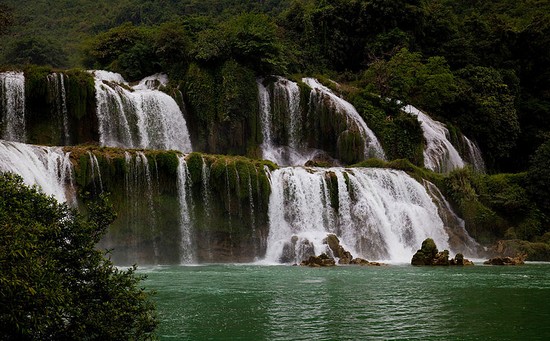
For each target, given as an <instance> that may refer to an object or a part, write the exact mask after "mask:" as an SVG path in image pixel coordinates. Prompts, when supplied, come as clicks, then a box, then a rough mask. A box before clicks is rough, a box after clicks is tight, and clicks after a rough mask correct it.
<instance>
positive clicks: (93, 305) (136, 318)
mask: <svg viewBox="0 0 550 341" xmlns="http://www.w3.org/2000/svg"><path fill="white" fill-rule="evenodd" d="M0 192H1V193H2V196H1V197H0V306H2V309H1V310H0V338H2V339H3V340H21V339H35V340H83V339H86V340H107V339H110V340H113V339H116V340H130V339H132V340H133V339H136V340H138V339H147V338H149V337H151V335H152V332H153V331H154V328H155V326H156V324H157V321H156V316H155V310H154V305H153V304H152V302H151V301H150V300H149V294H148V293H147V292H146V291H145V290H144V289H141V288H139V283H140V280H141V279H142V277H141V276H137V275H136V274H135V272H134V271H135V267H134V268H131V269H128V270H119V269H117V268H116V267H115V266H114V265H113V264H112V263H111V261H110V260H108V259H107V258H105V252H103V251H99V250H96V249H95V245H96V243H97V242H98V241H99V239H100V238H101V237H102V236H103V234H104V232H105V229H106V228H107V227H108V226H109V224H110V223H111V222H112V221H113V220H114V217H115V216H114V214H113V212H112V210H111V209H110V207H109V206H108V205H107V202H106V201H104V200H103V201H98V202H90V203H89V205H88V217H87V218H85V217H83V216H81V215H80V214H78V213H77V212H76V211H74V210H72V209H70V208H69V207H68V206H67V205H66V204H59V203H58V202H57V201H56V200H55V199H54V198H53V197H48V196H46V195H45V194H43V193H41V192H40V191H38V190H37V188H36V187H28V186H26V185H25V184H24V183H23V181H22V179H21V178H20V177H18V176H15V175H11V174H8V173H2V174H0Z"/></svg>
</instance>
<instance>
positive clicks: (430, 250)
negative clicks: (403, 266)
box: [411, 238, 438, 265]
mask: <svg viewBox="0 0 550 341" xmlns="http://www.w3.org/2000/svg"><path fill="white" fill-rule="evenodd" d="M437 252H438V251H437V246H436V245H435V242H434V240H433V239H432V238H427V239H426V240H424V241H423V242H422V247H421V248H420V250H418V251H416V253H415V254H414V255H413V258H412V260H411V264H412V265H432V264H433V260H434V258H435V256H436V255H437Z"/></svg>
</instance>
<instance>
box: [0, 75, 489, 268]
mask: <svg viewBox="0 0 550 341" xmlns="http://www.w3.org/2000/svg"><path fill="white" fill-rule="evenodd" d="M90 72H92V73H93V75H94V77H95V89H96V100H97V101H96V102H97V108H96V109H97V116H98V123H99V135H100V144H101V145H103V146H119V147H124V148H149V149H176V150H179V151H181V152H189V151H191V143H190V140H189V133H188V131H187V126H186V122H185V119H184V117H183V114H182V112H181V110H180V108H179V106H178V105H177V103H176V102H175V101H174V100H173V99H172V98H171V97H170V96H168V95H167V94H165V93H163V92H161V91H159V90H158V89H159V87H160V86H163V85H166V84H167V78H166V76H163V75H154V76H151V77H147V78H145V79H143V80H142V81H141V82H139V84H137V85H130V84H128V83H127V82H125V81H124V79H123V78H122V77H121V76H120V75H119V74H115V73H111V72H106V71H90ZM72 80H73V79H72V78H71V79H70V81H71V82H72ZM68 82H69V79H68V78H67V76H66V75H64V74H62V73H50V74H49V75H48V76H47V86H48V96H49V97H48V99H47V101H46V103H48V105H51V110H52V113H53V114H54V116H53V117H54V121H53V122H54V124H53V126H54V128H53V129H54V130H56V132H57V133H59V131H61V133H62V135H63V136H62V138H61V142H62V143H63V144H69V143H70V140H71V138H73V139H74V140H75V141H77V137H76V134H75V135H74V136H70V134H69V132H70V131H74V130H70V129H69V123H74V122H73V121H71V122H69V115H68V103H67V89H66V86H67V84H69V83H68ZM303 82H304V83H305V84H307V85H308V86H309V87H311V88H312V90H311V92H310V93H309V102H307V100H304V98H306V99H307V97H308V96H306V94H304V93H300V87H304V85H303V84H300V85H298V84H297V83H295V82H292V81H289V80H286V79H284V78H280V77H277V78H275V80H274V81H273V82H272V83H271V84H269V85H268V86H266V85H264V83H262V81H258V90H259V105H260V121H261V126H262V135H263V144H262V145H261V148H262V153H263V156H264V158H267V159H270V160H272V161H275V162H277V163H279V164H280V165H290V166H292V165H303V164H304V163H305V162H306V161H308V160H312V159H314V158H315V157H317V156H319V155H322V157H331V156H332V154H331V156H329V155H328V153H329V152H328V148H330V146H329V143H327V141H329V140H328V139H327V140H326V141H324V142H323V143H324V144H323V147H321V148H322V149H325V150H326V151H322V150H320V149H315V148H319V146H320V144H319V145H317V144H316V143H317V141H316V140H315V139H316V138H317V137H322V134H323V133H324V130H323V128H327V127H328V128H330V131H331V134H326V135H331V137H332V135H335V136H337V137H336V138H334V139H331V140H330V143H332V144H333V145H334V144H340V143H341V140H343V139H346V138H349V141H352V142H350V144H347V145H346V148H351V149H353V148H356V150H355V151H356V152H357V153H358V154H359V159H363V158H368V157H373V156H375V157H379V158H384V153H383V151H382V148H381V147H380V144H379V142H378V140H377V139H376V137H375V136H374V134H373V133H372V131H371V130H370V129H369V128H368V127H367V125H366V124H365V122H364V121H363V119H362V118H361V117H360V115H359V114H358V113H357V111H356V110H355V109H354V108H353V106H352V105H351V104H350V103H348V102H346V101H344V100H343V99H341V98H340V97H338V96H337V95H335V94H334V93H333V92H332V91H331V90H329V89H328V88H326V87H324V86H323V85H321V84H320V83H319V82H318V81H317V80H315V79H312V78H304V79H303ZM70 84H72V83H70ZM0 85H1V87H2V89H1V90H2V91H1V97H0V99H1V102H0V105H1V106H0V113H1V115H2V116H0V118H1V126H0V128H1V131H0V133H1V137H2V138H4V139H14V140H16V139H21V138H23V139H24V138H25V94H24V91H25V79H24V76H23V73H20V72H4V73H0ZM304 102H306V103H304ZM308 105H309V110H308V108H307V106H308ZM29 108H30V106H29ZM316 110H317V111H316ZM406 110H407V112H410V113H411V114H413V115H416V116H417V117H418V120H419V121H420V122H421V123H422V128H423V129H424V134H425V136H426V140H427V142H428V146H427V148H426V151H425V159H426V166H427V167H428V168H431V169H434V170H437V171H448V170H451V169H453V168H456V167H462V166H463V165H464V161H463V159H462V158H461V157H460V155H459V154H458V152H457V150H456V149H455V148H454V147H453V146H452V144H450V142H449V141H448V136H447V135H448V130H447V129H446V128H445V126H444V125H443V124H441V123H439V122H436V121H434V120H432V119H430V118H429V117H428V116H427V115H425V114H423V113H422V112H420V111H418V110H417V109H415V108H413V107H411V106H408V107H407V108H406ZM334 115H338V116H337V117H335V116H334ZM71 117H72V116H71ZM55 120H57V121H55ZM316 120H317V121H318V120H325V121H330V122H324V124H326V126H321V125H318V123H319V122H317V121H316ZM334 122H337V123H335V124H333V123H334ZM56 124H58V126H55V125H56ZM331 124H333V125H331ZM336 126H337V127H336ZM56 127H58V128H59V129H58V128H56ZM315 129H317V130H315ZM31 130H32V128H31V127H30V126H29V133H28V136H29V138H30V136H31ZM57 130H59V131H57ZM332 132H334V134H332ZM346 143H347V142H346ZM463 144H464V148H463V149H464V150H467V151H468V150H469V153H470V156H468V157H466V159H467V160H468V162H471V163H472V164H473V165H474V167H476V169H483V163H482V162H483V160H482V158H481V155H480V153H479V150H478V149H477V148H476V146H475V144H474V143H472V142H471V141H470V140H468V139H466V138H465V137H464V141H463ZM69 148H70V147H69ZM74 148H75V149H73V156H72V158H73V160H72V163H71V156H70V153H67V152H65V151H63V149H62V148H60V147H39V146H33V145H27V144H22V143H19V142H8V141H4V140H0V171H3V172H14V173H17V174H19V175H21V176H22V177H23V179H24V180H25V182H26V183H27V184H30V185H33V184H36V185H38V186H40V187H41V188H42V190H43V191H44V192H45V193H47V194H51V195H54V196H55V197H56V198H57V199H58V200H60V201H64V202H68V203H70V204H71V205H75V206H76V204H77V203H76V195H75V192H76V190H75V186H74V184H73V181H74V182H77V183H78V185H79V186H80V187H81V189H82V190H84V191H89V192H93V193H94V194H96V195H97V194H99V193H102V192H111V193H112V202H113V203H114V206H115V210H116V211H117V213H118V219H117V220H116V221H115V222H114V224H113V226H112V228H111V229H110V231H109V233H108V235H107V237H106V239H105V240H104V241H102V245H101V246H102V247H106V248H116V253H114V254H113V255H115V254H116V258H115V259H117V262H119V263H125V264H132V263H134V262H140V263H154V264H163V263H174V262H180V263H183V264H188V263H194V262H201V261H210V262H216V261H222V262H223V261H229V262H234V261H253V260H254V259H258V258H262V257H264V258H265V260H266V261H267V262H284V263H293V262H300V261H301V260H302V259H304V258H306V257H307V256H308V255H310V254H319V253H321V252H325V251H328V250H327V246H326V245H325V244H323V240H324V239H325V238H326V236H327V234H328V233H334V234H336V235H337V236H338V237H339V238H340V240H341V243H342V245H343V246H344V247H345V248H346V249H347V250H349V251H351V252H352V254H353V255H354V256H357V257H364V258H367V259H369V260H391V261H396V262H408V261H409V260H410V257H411V256H412V254H413V253H414V252H415V250H416V249H417V248H418V247H419V245H420V244H421V242H422V241H423V240H424V239H425V238H427V237H431V238H434V240H435V241H436V243H437V245H438V246H439V247H440V248H451V249H452V250H453V251H458V252H465V253H468V252H469V253H473V252H475V250H476V244H475V241H473V240H472V239H471V238H470V237H469V236H468V235H467V233H466V232H465V231H464V222H463V221H461V220H460V218H458V217H457V216H456V215H454V213H453V212H452V210H451V208H450V205H449V204H448V203H447V202H446V200H445V198H444V197H443V195H442V194H441V193H440V192H439V190H438V189H437V187H435V186H434V185H433V184H430V183H424V187H423V186H422V185H421V184H420V183H418V182H416V181H415V180H413V179H412V178H410V177H409V176H408V175H406V174H405V173H403V172H400V171H395V170H385V169H365V168H336V167H333V168H311V167H310V168H301V167H287V168H281V169H277V170H273V168H274V167H273V166H271V165H269V166H267V165H268V164H269V163H262V161H258V160H245V159H244V158H239V157H223V156H211V155H201V154H198V153H197V154H194V153H193V154H191V155H188V156H184V155H182V154H179V153H174V152H167V153H166V154H162V155H159V154H158V152H157V151H131V150H128V151H124V152H121V151H113V150H111V151H110V152H108V153H105V154H102V153H104V152H103V151H102V150H100V149H99V150H98V149H97V148H94V147H91V148H88V149H87V148H86V147H74ZM339 152H340V150H337V149H335V150H332V151H330V153H334V154H335V155H337V154H338V153H339ZM363 152H364V153H363ZM361 153H363V154H361ZM107 154H112V155H107ZM157 156H158V160H159V161H158V163H157ZM354 157H355V156H354ZM176 160H177V169H176V168H175V167H174V165H175V162H176ZM331 161H335V160H331ZM73 165H74V166H75V167H78V168H74V169H73ZM159 166H160V167H162V170H160V171H159ZM269 167H271V168H269ZM478 167H479V168H478ZM270 169H271V170H270ZM73 173H74V174H76V175H73ZM73 178H76V180H77V181H75V179H73ZM457 245H463V246H464V247H463V248H460V247H458V246H457ZM328 252H330V251H328Z"/></svg>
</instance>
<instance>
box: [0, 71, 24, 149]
mask: <svg viewBox="0 0 550 341" xmlns="http://www.w3.org/2000/svg"><path fill="white" fill-rule="evenodd" d="M25 135H26V134H25V76H24V74H23V72H13V71H8V72H0V138H2V139H4V140H8V141H17V142H25V140H26V137H25Z"/></svg>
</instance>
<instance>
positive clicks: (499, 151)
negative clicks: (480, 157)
mask: <svg viewBox="0 0 550 341" xmlns="http://www.w3.org/2000/svg"><path fill="white" fill-rule="evenodd" d="M456 76H457V77H458V78H460V83H461V85H460V93H459V96H457V100H456V101H455V102H454V103H453V104H452V105H450V106H449V107H448V108H447V109H448V110H447V113H448V115H450V116H451V117H449V118H450V119H452V120H453V123H455V124H456V125H457V126H459V127H460V128H461V129H462V130H463V131H464V132H465V133H466V134H467V135H468V136H471V137H473V138H475V140H476V141H477V142H478V143H479V144H480V147H481V149H482V150H483V151H484V152H485V156H486V161H489V164H490V165H492V167H493V168H501V167H502V164H501V162H502V161H503V160H506V158H508V157H509V156H510V153H511V151H512V150H513V148H514V147H515V146H516V141H517V139H518V136H519V134H520V125H519V121H518V116H517V112H516V108H515V98H514V96H513V94H512V93H511V91H510V89H509V87H508V85H507V84H506V83H505V82H504V79H503V77H502V74H501V73H500V72H499V71H498V70H495V69H493V68H487V67H482V66H469V67H467V68H464V69H461V70H459V71H457V72H456Z"/></svg>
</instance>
